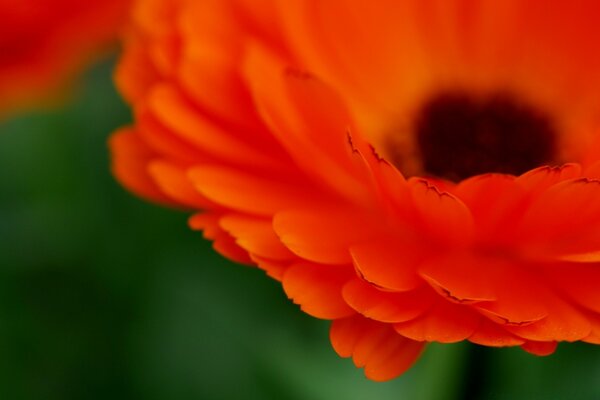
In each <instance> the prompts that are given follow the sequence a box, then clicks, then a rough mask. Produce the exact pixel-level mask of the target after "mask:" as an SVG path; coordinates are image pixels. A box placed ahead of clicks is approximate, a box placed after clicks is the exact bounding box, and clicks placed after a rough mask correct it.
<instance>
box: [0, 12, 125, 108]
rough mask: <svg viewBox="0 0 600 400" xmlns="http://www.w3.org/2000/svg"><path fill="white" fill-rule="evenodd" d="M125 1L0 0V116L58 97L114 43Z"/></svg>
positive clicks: (122, 18)
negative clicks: (79, 73) (69, 82)
mask: <svg viewBox="0 0 600 400" xmlns="http://www.w3.org/2000/svg"><path fill="white" fill-rule="evenodd" d="M129 6H130V5H129V1H123V0H103V1H91V2H86V1H78V0H0V21H2V22H1V23H0V113H6V112H8V111H9V110H14V109H18V108H21V107H24V106H30V105H32V103H35V102H43V101H46V100H48V98H49V97H50V98H51V97H59V93H57V92H58V91H59V89H60V88H61V86H62V85H64V84H65V81H66V80H68V79H69V77H71V76H72V75H73V74H74V73H76V72H77V71H78V70H79V69H80V68H81V67H82V65H83V64H85V63H86V62H88V61H90V59H91V58H93V57H94V56H95V55H97V54H98V52H102V51H104V50H106V49H107V48H108V47H107V46H108V45H109V44H110V43H111V42H113V41H115V39H116V37H117V33H118V29H120V27H121V24H122V23H123V22H124V20H125V16H126V13H127V10H128V7H129Z"/></svg>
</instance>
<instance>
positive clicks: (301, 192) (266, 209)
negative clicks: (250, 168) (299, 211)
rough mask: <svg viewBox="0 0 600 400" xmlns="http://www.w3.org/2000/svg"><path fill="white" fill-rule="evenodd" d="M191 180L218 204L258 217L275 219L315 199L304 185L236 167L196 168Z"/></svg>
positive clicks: (191, 171) (191, 173)
mask: <svg viewBox="0 0 600 400" xmlns="http://www.w3.org/2000/svg"><path fill="white" fill-rule="evenodd" d="M189 177H190V179H191V181H192V183H193V184H194V186H195V187H196V189H197V190H198V191H200V192H201V193H202V194H203V195H205V196H206V197H208V198H209V199H210V200H212V201H214V202H215V203H218V204H221V205H223V206H225V207H230V208H233V209H235V210H239V211H245V212H248V213H251V214H256V215H264V216H272V215H273V214H275V213H277V212H278V211H281V210H285V209H289V208H294V207H298V206H300V205H306V204H307V203H310V202H311V199H312V198H313V197H314V196H312V195H311V190H310V189H309V188H306V187H304V186H303V184H302V183H301V182H283V181H281V180H276V179H267V178H263V177H259V176H256V175H252V174H248V173H245V172H242V171H240V170H239V169H233V168H226V167H217V166H202V167H195V168H192V169H191V170H190V172H189Z"/></svg>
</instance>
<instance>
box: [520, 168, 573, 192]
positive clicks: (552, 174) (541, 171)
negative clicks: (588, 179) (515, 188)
mask: <svg viewBox="0 0 600 400" xmlns="http://www.w3.org/2000/svg"><path fill="white" fill-rule="evenodd" d="M580 176H581V165H579V164H564V165H561V166H559V167H549V166H545V167H539V168H536V169H533V170H531V171H528V172H526V173H524V174H523V175H521V176H519V177H518V178H517V179H516V182H517V183H518V184H519V185H522V186H523V187H524V188H525V189H526V190H527V192H528V193H529V194H530V195H534V196H535V195H538V194H539V193H541V192H543V191H545V190H546V189H548V188H550V186H553V185H555V184H557V183H559V182H562V181H566V180H568V179H574V178H579V177H580Z"/></svg>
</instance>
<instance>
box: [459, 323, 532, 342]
mask: <svg viewBox="0 0 600 400" xmlns="http://www.w3.org/2000/svg"><path fill="white" fill-rule="evenodd" d="M469 342H472V343H475V344H480V345H483V346H492V347H506V346H520V345H522V344H523V343H525V340H524V339H521V338H519V337H517V336H515V335H513V334H511V333H508V332H507V331H506V329H504V328H503V327H502V326H500V325H498V324H496V323H494V322H492V321H489V320H487V319H486V318H482V319H481V320H480V322H479V326H477V329H476V330H475V332H473V334H472V335H471V336H469Z"/></svg>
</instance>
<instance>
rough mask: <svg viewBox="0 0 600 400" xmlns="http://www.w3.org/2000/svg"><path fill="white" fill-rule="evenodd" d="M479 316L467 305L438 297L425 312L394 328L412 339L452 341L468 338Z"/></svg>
mask: <svg viewBox="0 0 600 400" xmlns="http://www.w3.org/2000/svg"><path fill="white" fill-rule="evenodd" d="M480 318H481V317H479V316H478V315H477V314H476V313H475V312H473V311H472V310H470V308H469V307H468V306H463V305H457V304H454V303H451V302H449V301H447V300H444V299H442V298H440V299H438V300H437V302H436V303H435V304H434V305H433V307H432V308H431V309H429V310H428V311H427V312H426V313H425V314H423V315H421V316H420V317H418V318H416V319H413V320H410V321H407V322H402V323H399V324H395V325H394V329H395V330H396V332H398V333H399V334H401V335H402V336H406V337H407V338H410V339H413V340H418V341H427V342H441V343H454V342H460V341H461V340H465V339H467V338H469V337H470V336H471V335H472V334H473V333H474V332H475V330H476V329H477V326H478V324H479V320H480Z"/></svg>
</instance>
